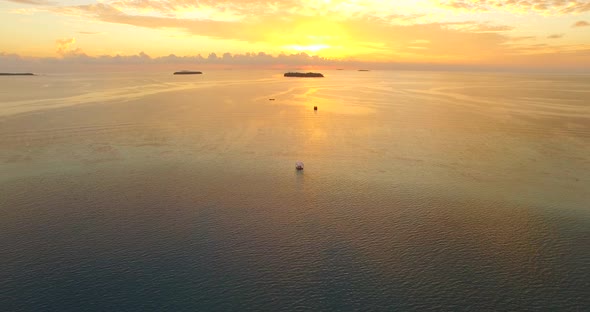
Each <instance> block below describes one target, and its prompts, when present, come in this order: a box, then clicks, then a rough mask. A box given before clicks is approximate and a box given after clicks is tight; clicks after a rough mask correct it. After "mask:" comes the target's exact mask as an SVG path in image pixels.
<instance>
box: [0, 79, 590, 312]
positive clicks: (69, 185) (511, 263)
mask: <svg viewBox="0 0 590 312" xmlns="http://www.w3.org/2000/svg"><path fill="white" fill-rule="evenodd" d="M324 74H325V75H326V77H325V78H323V79H297V78H284V77H282V73H281V72H276V71H229V70H228V71H211V72H205V74H204V75H201V76H172V75H171V74H170V73H112V74H71V75H66V74H63V75H45V76H35V77H0V78H1V79H0V310H3V311H66V310H77V311H78V310H84V311H148V310H159V311H162V310H167V311H180V310H185V311H207V310H211V311H245V310H257V311H261V310H268V311H277V310H286V311H288V310H305V311H308V310H323V311H337V310H359V311H396V310H397V311H412V310H414V311H424V310H435V311H461V310H469V311H476V310H483V311H491V310H496V311H503V310H506V311H508V310H509V311H517V310H533V311H536V310H539V311H540V310H547V311H587V310H588V309H590V297H589V296H588V294H590V76H588V75H577V76H574V75H540V74H534V75H532V74H491V73H445V72H394V71H372V72H357V71H324ZM270 98H273V99H275V100H274V101H270V100H269V99H270ZM313 106H318V111H314V110H313ZM298 160H301V161H304V162H305V170H304V171H303V172H296V170H295V162H296V161H298Z"/></svg>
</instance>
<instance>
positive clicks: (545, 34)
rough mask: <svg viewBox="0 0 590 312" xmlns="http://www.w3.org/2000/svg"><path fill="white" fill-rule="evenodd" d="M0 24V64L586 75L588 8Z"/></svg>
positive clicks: (7, 18) (393, 9) (108, 1)
mask: <svg viewBox="0 0 590 312" xmlns="http://www.w3.org/2000/svg"><path fill="white" fill-rule="evenodd" d="M0 20H1V21H2V22H1V23H2V28H1V30H0V58H3V59H4V61H3V63H7V62H8V61H9V60H20V61H23V60H28V61H31V60H37V61H43V60H55V59H58V60H69V59H78V60H80V59H87V60H88V61H93V60H94V61H96V60H97V59H101V60H107V61H108V60H114V59H115V56H116V55H120V56H125V57H127V59H136V60H137V59H139V60H141V59H144V60H149V61H153V60H154V59H158V58H160V59H161V58H162V57H167V56H169V55H170V54H174V56H175V57H194V56H197V55H201V56H202V57H203V59H204V61H207V60H209V61H211V60H212V59H213V60H215V59H217V61H218V62H223V61H224V58H223V54H224V53H230V54H231V56H230V55H226V57H225V60H226V61H228V62H229V61H230V59H231V58H233V57H234V56H239V55H244V54H246V53H254V54H250V55H251V56H252V57H250V58H249V59H250V60H251V61H253V62H256V61H260V60H263V59H273V60H274V61H273V62H275V63H276V62H279V63H280V60H279V58H278V56H279V55H291V54H299V55H301V54H300V53H306V54H307V55H309V56H316V61H317V62H320V63H321V62H326V63H330V62H332V63H334V62H336V63H338V62H342V63H345V62H353V61H354V62H371V63H378V64H389V63H395V64H444V65H462V66H470V65H473V66H483V67H494V66H498V67H500V66H502V67H515V68H559V69H580V68H585V69H590V0H570V1H568V0H525V1H522V0H416V1H410V0H398V1H380V0H283V1H276V0H273V1H270V0H267V1H265V0H204V1H188V0H175V1H142V0H135V1H131V0H100V1H84V0H71V1H52V0H9V1H6V0H4V1H0ZM260 52H262V53H260ZM211 53H215V54H216V57H212V56H211V57H210V56H209V55H210V54H211ZM254 55H255V56H256V57H253V56H254ZM300 60H301V61H302V62H304V61H305V58H301V59H300ZM262 63H264V62H262ZM0 64H2V63H0ZM0 70H1V69H0Z"/></svg>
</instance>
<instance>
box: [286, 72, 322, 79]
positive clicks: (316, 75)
mask: <svg viewBox="0 0 590 312" xmlns="http://www.w3.org/2000/svg"><path fill="white" fill-rule="evenodd" d="M284 76H285V77H303V78H316V77H324V75H322V74H320V73H311V72H310V73H293V72H289V73H285V75H284Z"/></svg>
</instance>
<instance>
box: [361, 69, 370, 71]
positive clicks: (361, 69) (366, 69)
mask: <svg viewBox="0 0 590 312" xmlns="http://www.w3.org/2000/svg"><path fill="white" fill-rule="evenodd" d="M359 71H370V70H368V69H359Z"/></svg>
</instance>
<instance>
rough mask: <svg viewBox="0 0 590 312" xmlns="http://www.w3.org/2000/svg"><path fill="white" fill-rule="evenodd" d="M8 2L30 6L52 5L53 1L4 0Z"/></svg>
mask: <svg viewBox="0 0 590 312" xmlns="http://www.w3.org/2000/svg"><path fill="white" fill-rule="evenodd" d="M6 1H9V2H15V3H20V4H31V5H53V4H54V2H53V1H47V0H6Z"/></svg>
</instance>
